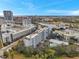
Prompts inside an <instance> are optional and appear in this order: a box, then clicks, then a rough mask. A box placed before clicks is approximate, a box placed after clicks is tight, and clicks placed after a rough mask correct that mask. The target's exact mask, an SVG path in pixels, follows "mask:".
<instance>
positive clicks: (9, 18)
mask: <svg viewBox="0 0 79 59" xmlns="http://www.w3.org/2000/svg"><path fill="white" fill-rule="evenodd" d="M3 13H4V20H5V21H6V22H13V13H12V11H3Z"/></svg>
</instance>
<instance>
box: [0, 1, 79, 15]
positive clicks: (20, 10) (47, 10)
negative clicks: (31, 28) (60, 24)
mask: <svg viewBox="0 0 79 59" xmlns="http://www.w3.org/2000/svg"><path fill="white" fill-rule="evenodd" d="M3 10H11V11H12V12H13V14H14V15H52V16H61V15H66V16H70V15H74V16H77V15H79V0H0V15H3Z"/></svg>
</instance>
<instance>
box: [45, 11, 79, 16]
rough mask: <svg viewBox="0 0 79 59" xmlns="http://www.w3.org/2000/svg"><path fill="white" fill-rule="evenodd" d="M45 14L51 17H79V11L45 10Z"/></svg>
mask: <svg viewBox="0 0 79 59" xmlns="http://www.w3.org/2000/svg"><path fill="white" fill-rule="evenodd" d="M45 12H46V13H47V14H51V15H74V16H75V15H79V10H47V11H45Z"/></svg>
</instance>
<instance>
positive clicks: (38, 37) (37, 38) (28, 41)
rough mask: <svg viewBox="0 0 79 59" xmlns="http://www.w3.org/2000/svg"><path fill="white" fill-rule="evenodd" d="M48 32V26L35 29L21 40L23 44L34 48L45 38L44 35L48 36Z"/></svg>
mask: <svg viewBox="0 0 79 59" xmlns="http://www.w3.org/2000/svg"><path fill="white" fill-rule="evenodd" d="M49 32H50V30H49V28H48V27H44V28H41V29H38V30H36V31H35V32H34V33H32V34H30V35H28V36H26V38H25V39H24V40H23V41H24V44H25V46H26V47H27V46H32V47H34V48H35V47H36V46H37V45H38V44H39V43H40V42H41V41H42V40H46V37H48V35H49Z"/></svg>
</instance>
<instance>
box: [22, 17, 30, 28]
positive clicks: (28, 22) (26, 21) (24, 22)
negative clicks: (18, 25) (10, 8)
mask: <svg viewBox="0 0 79 59" xmlns="http://www.w3.org/2000/svg"><path fill="white" fill-rule="evenodd" d="M29 24H31V19H30V18H27V19H24V20H23V21H22V25H23V26H24V27H25V26H28V25H29Z"/></svg>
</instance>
